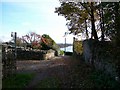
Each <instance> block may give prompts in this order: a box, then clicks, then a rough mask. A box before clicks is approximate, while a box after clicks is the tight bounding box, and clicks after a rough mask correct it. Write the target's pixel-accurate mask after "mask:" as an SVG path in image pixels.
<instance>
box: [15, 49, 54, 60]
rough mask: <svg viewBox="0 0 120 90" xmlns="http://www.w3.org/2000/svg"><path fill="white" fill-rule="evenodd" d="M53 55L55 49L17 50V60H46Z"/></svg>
mask: <svg viewBox="0 0 120 90" xmlns="http://www.w3.org/2000/svg"><path fill="white" fill-rule="evenodd" d="M53 57H55V51H54V50H52V49H50V50H22V49H18V50H17V60H47V59H51V58H53Z"/></svg>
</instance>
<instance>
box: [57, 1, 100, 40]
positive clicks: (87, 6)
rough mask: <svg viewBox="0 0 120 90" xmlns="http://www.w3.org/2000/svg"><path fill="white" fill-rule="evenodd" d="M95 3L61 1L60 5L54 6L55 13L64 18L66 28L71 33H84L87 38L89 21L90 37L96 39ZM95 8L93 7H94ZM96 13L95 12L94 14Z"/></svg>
mask: <svg viewBox="0 0 120 90" xmlns="http://www.w3.org/2000/svg"><path fill="white" fill-rule="evenodd" d="M96 5H97V4H96V3H93V2H91V3H81V2H69V1H68V2H65V1H64V2H61V6H60V7H58V8H56V10H55V13H58V15H62V16H64V17H65V18H66V20H67V21H69V22H68V23H67V26H68V29H69V31H71V33H73V34H75V35H76V34H78V33H84V32H85V33H86V38H88V30H87V28H88V25H89V24H88V23H90V22H89V21H91V25H89V26H91V27H92V31H91V32H92V33H91V38H93V37H94V39H96V40H98V35H97V32H96V30H95V14H94V13H95V12H96ZM94 8H95V9H94ZM96 15H97V14H96Z"/></svg>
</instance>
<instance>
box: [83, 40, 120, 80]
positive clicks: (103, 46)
mask: <svg viewBox="0 0 120 90" xmlns="http://www.w3.org/2000/svg"><path fill="white" fill-rule="evenodd" d="M111 49H112V45H111V42H109V41H104V42H103V41H95V40H84V41H83V57H84V60H85V62H86V63H88V64H91V65H93V66H94V67H95V68H96V69H98V70H102V71H103V72H104V73H106V74H108V75H111V76H112V77H114V78H118V77H119V76H120V75H119V72H117V71H118V70H117V68H116V67H117V65H116V62H117V60H116V59H115V58H113V57H112V54H111V51H110V50H111Z"/></svg>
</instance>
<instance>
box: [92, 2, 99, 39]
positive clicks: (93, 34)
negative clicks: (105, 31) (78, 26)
mask: <svg viewBox="0 0 120 90" xmlns="http://www.w3.org/2000/svg"><path fill="white" fill-rule="evenodd" d="M91 25H92V35H91V36H92V37H94V39H96V40H98V36H97V32H96V30H95V19H94V7H93V2H91ZM92 37H91V38H92Z"/></svg>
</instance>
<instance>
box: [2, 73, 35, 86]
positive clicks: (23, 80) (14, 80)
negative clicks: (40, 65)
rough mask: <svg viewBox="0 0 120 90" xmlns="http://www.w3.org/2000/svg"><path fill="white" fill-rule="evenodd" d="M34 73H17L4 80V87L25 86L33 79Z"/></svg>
mask: <svg viewBox="0 0 120 90" xmlns="http://www.w3.org/2000/svg"><path fill="white" fill-rule="evenodd" d="M33 77H34V74H33V73H31V74H15V75H12V76H9V77H7V78H5V79H3V81H2V88H25V86H26V85H28V83H29V82H30V81H31V80H32V78H33Z"/></svg>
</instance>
